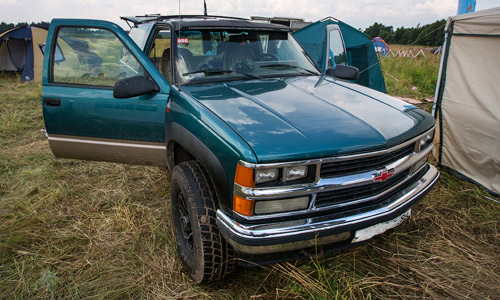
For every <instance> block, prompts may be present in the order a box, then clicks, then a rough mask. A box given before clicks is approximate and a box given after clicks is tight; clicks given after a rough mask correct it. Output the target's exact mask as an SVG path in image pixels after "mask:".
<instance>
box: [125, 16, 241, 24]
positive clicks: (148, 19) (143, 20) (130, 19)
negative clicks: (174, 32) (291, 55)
mask: <svg viewBox="0 0 500 300" xmlns="http://www.w3.org/2000/svg"><path fill="white" fill-rule="evenodd" d="M179 18H180V19H193V18H199V19H216V18H217V19H231V20H244V21H248V19H246V18H238V17H227V16H212V15H208V16H205V15H169V16H162V15H160V14H147V15H144V16H135V17H120V19H122V20H124V21H125V22H127V24H128V25H129V26H130V24H129V22H130V23H132V24H134V25H138V24H143V23H147V22H151V21H158V20H174V19H179ZM130 27H132V26H130Z"/></svg>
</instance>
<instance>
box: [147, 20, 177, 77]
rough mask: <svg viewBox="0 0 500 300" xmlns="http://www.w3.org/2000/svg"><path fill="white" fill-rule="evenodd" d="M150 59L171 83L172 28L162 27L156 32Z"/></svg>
mask: <svg viewBox="0 0 500 300" xmlns="http://www.w3.org/2000/svg"><path fill="white" fill-rule="evenodd" d="M149 59H150V60H151V61H152V62H153V64H154V65H155V67H156V68H158V70H160V73H161V74H162V75H163V77H165V78H166V79H167V81H168V82H170V83H171V73H172V71H171V62H170V30H168V29H162V30H160V31H158V33H157V34H156V37H155V40H154V43H153V47H152V48H151V51H150V52H149Z"/></svg>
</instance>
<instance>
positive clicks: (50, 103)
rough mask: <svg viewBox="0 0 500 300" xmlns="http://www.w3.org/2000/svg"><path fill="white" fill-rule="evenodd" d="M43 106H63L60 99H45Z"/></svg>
mask: <svg viewBox="0 0 500 300" xmlns="http://www.w3.org/2000/svg"><path fill="white" fill-rule="evenodd" d="M43 104H44V105H45V106H52V107H58V106H61V99H59V98H43Z"/></svg>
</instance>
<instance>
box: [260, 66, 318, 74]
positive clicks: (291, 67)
mask: <svg viewBox="0 0 500 300" xmlns="http://www.w3.org/2000/svg"><path fill="white" fill-rule="evenodd" d="M260 67H261V68H269V69H271V68H283V69H300V70H304V71H306V72H307V73H309V74H312V75H319V74H318V73H316V72H313V71H311V70H308V69H306V68H302V67H299V66H296V65H291V64H284V63H275V64H267V65H263V66H260Z"/></svg>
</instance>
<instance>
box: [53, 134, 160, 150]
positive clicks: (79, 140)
mask: <svg viewBox="0 0 500 300" xmlns="http://www.w3.org/2000/svg"><path fill="white" fill-rule="evenodd" d="M47 138H48V139H49V141H59V142H69V143H84V144H96V145H106V146H118V147H136V148H145V149H157V150H166V149H167V146H166V145H164V144H162V143H147V144H146V143H144V144H140V143H138V142H136V141H130V142H129V141H120V142H115V141H113V142H109V141H106V140H105V139H102V140H97V139H95V140H93V139H87V138H86V137H85V138H83V137H82V138H79V137H71V138H66V137H61V136H60V135H56V136H53V135H50V136H49V135H48V134H47ZM155 144H156V145H155Z"/></svg>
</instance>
